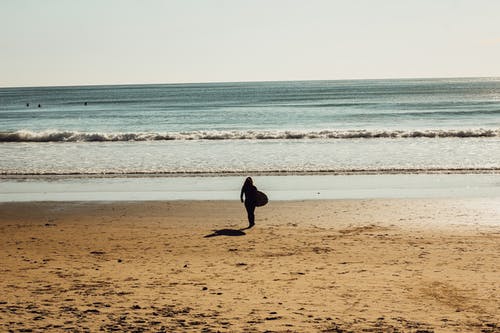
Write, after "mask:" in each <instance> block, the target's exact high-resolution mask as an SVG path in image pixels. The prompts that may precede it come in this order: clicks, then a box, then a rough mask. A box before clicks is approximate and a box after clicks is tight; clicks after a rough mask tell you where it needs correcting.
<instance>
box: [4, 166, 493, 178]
mask: <svg viewBox="0 0 500 333" xmlns="http://www.w3.org/2000/svg"><path fill="white" fill-rule="evenodd" d="M396 174H500V167H484V168H481V167H470V168H467V167H464V168H438V167H430V168H367V169H363V168H359V169H349V168H347V169H317V170H279V169H276V170H209V171H202V170H199V171H195V170H191V171H163V172H162V171H151V172H150V171H143V172H141V171H133V172H116V171H109V172H104V171H102V172H92V171H90V172H60V173H59V172H50V171H48V172H43V171H42V172H28V173H23V172H1V171H0V179H31V178H35V179H36V178H44V179H45V178H48V179H51V178H145V177H146V178H155V177H213V176H217V177H225V176H248V175H252V176H306V175H396Z"/></svg>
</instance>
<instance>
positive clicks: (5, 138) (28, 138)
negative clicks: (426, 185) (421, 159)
mask: <svg viewBox="0 0 500 333" xmlns="http://www.w3.org/2000/svg"><path fill="white" fill-rule="evenodd" d="M485 137H486V138H488V137H489V138H491V137H500V129H457V130H449V129H437V130H408V131H403V130H322V131H252V130H248V131H192V132H177V133H175V132H169V133H90V132H78V131H55V130H54V131H40V132H36V131H28V130H21V131H15V132H0V142H111V141H168V140H288V139H290V140H297V139H378V138H485Z"/></svg>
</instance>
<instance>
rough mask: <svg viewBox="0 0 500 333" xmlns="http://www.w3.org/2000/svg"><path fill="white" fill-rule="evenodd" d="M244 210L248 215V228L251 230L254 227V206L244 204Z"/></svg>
mask: <svg viewBox="0 0 500 333" xmlns="http://www.w3.org/2000/svg"><path fill="white" fill-rule="evenodd" d="M245 208H246V209H247V215H248V227H249V228H251V227H253V226H254V225H255V214H254V212H255V205H252V204H246V203H245Z"/></svg>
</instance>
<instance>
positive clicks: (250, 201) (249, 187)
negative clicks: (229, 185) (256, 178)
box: [240, 177, 257, 228]
mask: <svg viewBox="0 0 500 333" xmlns="http://www.w3.org/2000/svg"><path fill="white" fill-rule="evenodd" d="M243 194H244V195H245V201H243ZM256 199H257V187H255V186H254V184H253V180H252V178H251V177H247V179H245V182H244V183H243V186H242V187H241V193H240V200H241V202H244V203H245V208H246V210H247V215H248V228H251V227H253V226H254V225H255V214H254V212H255V204H256Z"/></svg>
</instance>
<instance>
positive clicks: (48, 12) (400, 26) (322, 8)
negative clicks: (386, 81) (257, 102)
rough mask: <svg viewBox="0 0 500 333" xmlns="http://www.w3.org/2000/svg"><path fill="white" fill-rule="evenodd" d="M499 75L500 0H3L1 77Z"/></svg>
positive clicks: (23, 81)
mask: <svg viewBox="0 0 500 333" xmlns="http://www.w3.org/2000/svg"><path fill="white" fill-rule="evenodd" d="M449 76H452V77H456V76H500V1H499V0H467V1H466V0H345V1H344V0H324V1H320V0H302V1H294V0H262V1H261V0H241V1H240V0H227V1H222V0H213V1H211V0H204V1H202V0H199V1H195V0H165V1H159V0H157V1H155V0H81V1H76V0H75V1H71V0H44V1H41V0H1V2H0V86H3V87H7V86H40V85H75V84H115V83H171V82H207V81H268V80H309V79H346V78H399V77H449Z"/></svg>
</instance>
